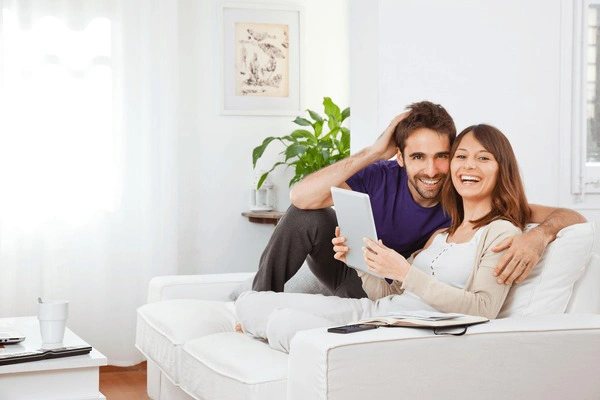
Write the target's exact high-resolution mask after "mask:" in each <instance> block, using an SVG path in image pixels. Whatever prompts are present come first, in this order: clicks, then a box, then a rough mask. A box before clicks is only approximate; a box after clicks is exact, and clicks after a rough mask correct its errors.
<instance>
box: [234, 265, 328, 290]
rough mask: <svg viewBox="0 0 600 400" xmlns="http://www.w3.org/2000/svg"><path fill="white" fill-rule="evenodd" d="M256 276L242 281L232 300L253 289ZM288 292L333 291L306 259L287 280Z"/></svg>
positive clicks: (285, 286)
mask: <svg viewBox="0 0 600 400" xmlns="http://www.w3.org/2000/svg"><path fill="white" fill-rule="evenodd" d="M253 281H254V276H252V277H251V278H249V279H247V280H246V281H244V282H242V283H240V284H239V285H238V286H237V287H236V288H235V289H234V290H233V292H232V293H231V295H230V296H229V299H230V300H236V299H237V298H238V297H239V295H240V294H242V293H243V292H246V291H248V290H252V282H253ZM283 291H284V292H286V293H309V294H322V295H325V296H331V291H330V290H329V289H327V288H326V287H325V285H323V284H322V283H321V281H319V280H318V279H317V278H316V277H315V276H314V275H313V273H312V271H311V270H310V268H309V267H308V264H307V263H306V261H305V262H304V264H302V267H300V269H299V270H298V272H296V274H295V275H294V276H292V277H291V278H290V280H289V281H287V282H286V283H285V285H284V287H283Z"/></svg>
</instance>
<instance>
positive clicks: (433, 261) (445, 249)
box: [429, 243, 453, 276]
mask: <svg viewBox="0 0 600 400" xmlns="http://www.w3.org/2000/svg"><path fill="white" fill-rule="evenodd" d="M452 245H453V243H446V246H445V247H444V248H443V249H442V251H440V252H439V253H438V255H437V256H435V258H434V259H433V260H431V264H429V268H430V269H431V276H435V268H434V264H435V262H436V261H437V259H438V258H440V256H441V255H442V254H444V253H445V252H446V251H447V250H448V249H449V248H450V247H452Z"/></svg>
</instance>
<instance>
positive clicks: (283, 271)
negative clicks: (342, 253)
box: [252, 205, 367, 299]
mask: <svg viewBox="0 0 600 400" xmlns="http://www.w3.org/2000/svg"><path fill="white" fill-rule="evenodd" d="M336 226H337V219H336V216H335V211H334V210H333V209H332V208H330V207H328V208H324V209H321V210H300V209H299V208H297V207H295V206H294V205H291V206H290V208H288V210H287V212H286V213H285V215H284V216H283V217H282V218H281V220H280V221H279V223H278V224H277V227H276V228H275V231H274V232H273V235H272V236H271V239H270V240H269V243H268V244H267V247H266V248H265V250H264V251H263V253H262V256H261V257H260V264H259V267H258V272H257V273H256V276H255V277H254V282H253V284H252V289H253V290H256V291H274V292H283V286H284V284H285V282H287V281H288V280H289V279H290V278H291V277H292V276H294V274H295V273H296V272H298V270H299V269H300V267H301V266H302V264H303V263H304V260H306V262H307V264H308V266H309V268H310V270H311V271H312V273H313V274H314V275H315V276H316V277H317V279H318V280H319V281H321V283H322V284H323V285H325V287H327V288H328V289H329V290H330V291H331V293H332V294H333V295H335V296H338V297H349V298H357V299H358V298H362V297H367V294H366V293H365V291H364V290H363V288H362V282H361V279H360V278H359V277H358V275H357V274H356V271H355V270H354V269H352V268H349V267H348V266H346V264H344V263H343V262H341V261H338V260H336V259H335V258H333V255H334V251H333V244H332V243H331V239H333V238H334V236H335V227H336Z"/></svg>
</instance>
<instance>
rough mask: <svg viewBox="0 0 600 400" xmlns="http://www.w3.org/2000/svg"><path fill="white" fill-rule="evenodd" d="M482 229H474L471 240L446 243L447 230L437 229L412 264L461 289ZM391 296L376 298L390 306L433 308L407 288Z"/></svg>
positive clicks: (394, 307) (393, 308) (469, 272)
mask: <svg viewBox="0 0 600 400" xmlns="http://www.w3.org/2000/svg"><path fill="white" fill-rule="evenodd" d="M483 231H484V229H481V228H480V229H478V230H477V232H475V235H473V237H472V238H471V240H469V241H468V242H465V243H448V242H447V240H448V234H447V233H440V234H438V235H436V237H435V238H434V239H433V241H432V242H431V244H430V245H429V247H428V248H426V249H425V250H422V251H421V252H420V253H419V254H417V256H416V257H415V258H414V260H413V262H412V266H413V267H415V268H418V269H419V270H421V271H423V272H425V273H426V274H428V275H434V276H435V277H436V279H437V280H439V281H441V282H444V283H447V284H449V285H451V286H454V287H456V288H459V289H464V287H465V286H466V285H467V280H468V279H469V275H470V274H471V272H472V271H473V263H474V262H475V256H476V254H477V245H478V244H479V239H480V238H481V235H482V232H483ZM392 297H393V301H392V299H390V298H389V297H384V298H383V299H380V300H378V306H379V307H381V308H382V309H386V308H389V309H391V310H397V309H403V310H406V311H410V310H429V311H436V309H435V308H433V307H432V306H430V305H429V304H428V303H426V302H424V301H423V300H421V298H420V297H419V296H417V295H416V294H414V293H412V292H409V291H405V292H404V293H403V294H402V296H392ZM388 303H389V304H388Z"/></svg>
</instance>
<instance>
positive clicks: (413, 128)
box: [252, 101, 585, 298]
mask: <svg viewBox="0 0 600 400" xmlns="http://www.w3.org/2000/svg"><path fill="white" fill-rule="evenodd" d="M407 110H408V111H407V112H405V113H403V114H401V115H398V116H397V117H396V118H394V119H393V120H392V121H391V123H390V125H389V126H388V127H387V128H386V130H385V131H384V132H383V133H382V134H381V136H380V137H379V138H378V139H377V140H376V141H375V143H374V144H373V145H371V146H370V147H367V148H365V149H363V150H361V151H360V152H358V153H356V154H354V155H352V156H351V157H349V158H347V159H344V160H341V161H339V162H337V163H335V164H333V165H330V166H329V167H326V168H323V169H322V170H319V171H317V172H315V173H313V174H311V175H309V176H307V177H306V178H304V179H303V180H302V181H301V182H299V183H298V184H297V185H296V186H295V187H294V188H293V189H292V191H291V193H290V197H291V200H292V206H290V208H289V209H288V211H287V212H286V214H285V215H284V217H283V218H282V219H281V221H280V222H279V224H278V225H277V228H276V229H275V232H274V233H273V235H272V237H271V239H270V241H269V243H268V245H267V247H266V248H265V250H264V252H263V254H262V256H261V259H260V265H259V269H258V272H257V274H256V277H255V279H254V283H253V287H252V288H253V290H256V291H267V290H272V291H276V292H280V291H283V287H284V284H285V282H287V281H288V280H289V279H290V278H291V277H292V276H293V275H294V274H295V273H296V272H297V271H298V270H299V269H300V267H301V266H302V264H303V262H304V260H306V261H307V263H308V266H309V267H310V269H311V271H312V272H313V274H314V275H315V276H316V277H317V278H318V279H319V280H320V281H321V283H323V284H324V285H325V286H326V287H327V288H328V289H329V290H330V291H331V292H332V294H334V295H336V296H340V297H354V298H361V297H366V294H365V292H364V290H363V288H362V282H361V280H360V278H359V277H358V275H357V274H356V271H355V270H354V269H352V268H349V267H347V266H346V265H345V264H344V263H343V262H342V261H340V260H338V259H334V254H336V253H335V252H337V254H336V257H338V258H343V257H339V255H343V253H344V252H346V251H348V249H347V247H345V246H344V243H343V242H340V241H339V240H337V238H336V240H334V244H335V245H336V247H335V252H334V250H333V248H332V238H333V236H334V232H335V233H336V235H337V236H339V231H338V230H337V229H336V227H337V221H336V216H335V212H334V211H333V210H332V209H331V207H330V206H331V205H332V204H333V200H332V198H331V192H330V188H331V186H335V187H340V188H344V189H351V190H354V191H358V192H363V193H367V194H368V195H369V197H370V200H371V206H372V209H373V217H374V218H375V225H376V227H377V235H378V237H379V239H381V240H382V241H383V243H384V244H385V245H386V246H387V247H390V248H393V249H394V250H396V251H397V252H398V253H400V254H402V255H403V256H405V257H409V256H410V255H411V254H412V253H413V252H414V251H416V250H419V249H420V248H422V247H423V245H424V244H425V242H426V241H427V239H428V238H429V237H430V236H431V234H432V233H434V232H435V231H436V230H438V229H440V228H443V227H447V226H449V224H450V219H449V217H448V216H447V215H445V214H444V212H443V209H442V206H441V205H440V203H439V200H440V190H441V187H442V184H443V181H444V179H445V177H446V175H447V174H448V170H449V167H450V160H449V159H448V156H449V151H450V146H451V145H452V142H453V141H454V139H455V137H456V127H455V125H454V121H453V120H452V117H451V116H450V115H449V114H448V112H447V111H446V110H445V109H444V108H443V107H442V106H440V105H437V104H433V103H431V102H428V101H423V102H419V103H414V104H411V105H410V106H408V107H407ZM394 156H395V159H392V160H390V158H391V157H394ZM530 207H531V209H532V216H533V218H532V220H533V221H532V222H542V224H541V225H540V227H538V228H536V229H534V230H532V231H531V232H530V233H528V234H526V235H520V236H518V238H514V239H511V240H508V241H507V242H505V243H504V242H503V243H501V246H498V248H497V249H496V250H497V251H500V250H503V249H506V248H507V247H509V246H510V248H509V250H508V251H507V252H506V253H505V254H504V255H503V257H502V258H501V260H500V263H499V264H498V266H497V267H496V271H497V273H498V281H499V283H504V282H505V281H506V282H513V281H516V282H517V283H518V282H519V281H520V280H522V279H524V277H525V276H527V274H528V273H529V271H531V268H533V266H534V265H535V264H536V263H537V261H538V260H539V258H540V257H541V254H542V252H543V250H544V249H545V247H546V246H547V244H548V243H549V242H550V241H552V240H553V239H554V238H555V237H556V233H558V231H559V230H560V229H562V228H564V227H565V226H569V225H572V224H574V223H578V222H584V221H585V219H584V218H583V217H581V216H580V215H579V214H577V213H575V212H573V211H570V210H564V209H554V208H550V207H542V206H533V205H530Z"/></svg>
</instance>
